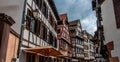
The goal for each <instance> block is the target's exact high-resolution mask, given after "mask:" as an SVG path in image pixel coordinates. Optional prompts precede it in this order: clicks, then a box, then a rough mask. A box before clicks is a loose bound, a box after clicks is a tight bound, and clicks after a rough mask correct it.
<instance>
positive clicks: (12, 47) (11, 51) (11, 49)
mask: <svg viewBox="0 0 120 62" xmlns="http://www.w3.org/2000/svg"><path fill="white" fill-rule="evenodd" d="M18 42H19V38H18V37H17V36H15V35H14V34H12V33H9V40H8V47H7V56H6V62H11V60H12V59H14V58H16V57H17V49H18Z"/></svg>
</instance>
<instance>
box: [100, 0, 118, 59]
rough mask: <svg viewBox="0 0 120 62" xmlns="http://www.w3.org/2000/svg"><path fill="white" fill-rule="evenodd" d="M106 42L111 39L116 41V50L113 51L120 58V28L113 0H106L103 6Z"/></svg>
mask: <svg viewBox="0 0 120 62" xmlns="http://www.w3.org/2000/svg"><path fill="white" fill-rule="evenodd" d="M101 9H102V17H103V26H104V35H105V44H107V43H108V42H110V41H113V42H114V50H113V51H112V56H113V57H116V56H118V57H119V59H120V48H119V44H120V38H119V37H120V30H119V29H117V27H116V20H115V13H114V7H113V0H105V2H104V3H103V4H102V6H101Z"/></svg>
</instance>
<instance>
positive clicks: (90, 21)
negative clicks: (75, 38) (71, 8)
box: [81, 12, 97, 34]
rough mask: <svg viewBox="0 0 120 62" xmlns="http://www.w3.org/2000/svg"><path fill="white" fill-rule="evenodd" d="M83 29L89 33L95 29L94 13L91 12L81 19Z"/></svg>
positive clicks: (92, 32)
mask: <svg viewBox="0 0 120 62" xmlns="http://www.w3.org/2000/svg"><path fill="white" fill-rule="evenodd" d="M81 24H82V27H83V29H84V30H87V31H88V32H89V33H90V34H94V32H95V31H96V30H97V26H96V17H95V13H94V12H92V13H91V14H90V15H89V16H87V17H86V18H85V19H83V20H82V21H81Z"/></svg>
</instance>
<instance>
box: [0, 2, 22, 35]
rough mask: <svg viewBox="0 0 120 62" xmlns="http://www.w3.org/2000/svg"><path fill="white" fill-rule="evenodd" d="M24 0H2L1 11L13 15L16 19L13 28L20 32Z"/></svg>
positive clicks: (0, 3)
mask: <svg viewBox="0 0 120 62" xmlns="http://www.w3.org/2000/svg"><path fill="white" fill-rule="evenodd" d="M23 6H24V0H0V13H5V14H6V15H8V16H11V17H12V18H13V20H14V21H15V24H14V25H13V26H12V28H13V29H14V30H15V31H16V32H17V33H20V27H21V21H22V14H23Z"/></svg>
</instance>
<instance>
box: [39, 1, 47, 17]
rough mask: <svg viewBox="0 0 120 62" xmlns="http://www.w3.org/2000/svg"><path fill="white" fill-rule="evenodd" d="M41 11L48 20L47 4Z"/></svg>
mask: <svg viewBox="0 0 120 62" xmlns="http://www.w3.org/2000/svg"><path fill="white" fill-rule="evenodd" d="M41 11H42V13H43V15H44V16H45V17H46V18H48V9H47V6H46V4H45V3H44V4H43V6H42V8H41Z"/></svg>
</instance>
